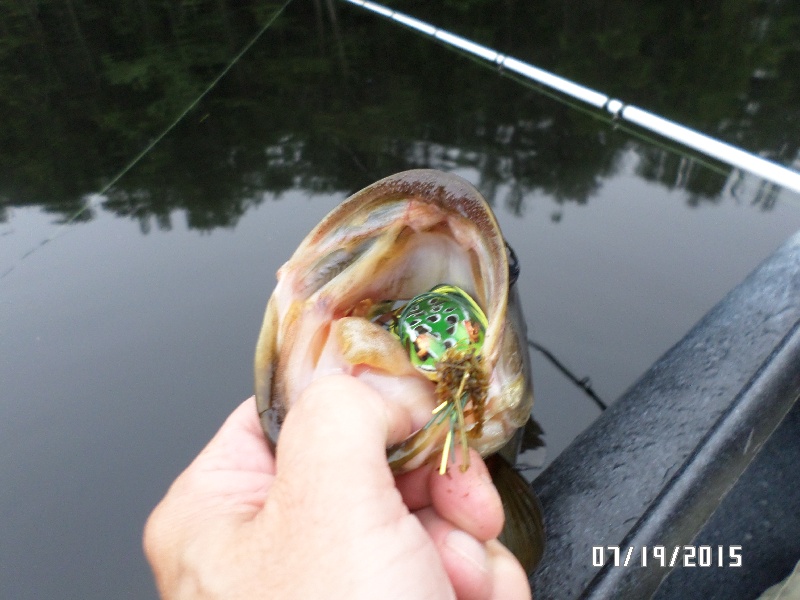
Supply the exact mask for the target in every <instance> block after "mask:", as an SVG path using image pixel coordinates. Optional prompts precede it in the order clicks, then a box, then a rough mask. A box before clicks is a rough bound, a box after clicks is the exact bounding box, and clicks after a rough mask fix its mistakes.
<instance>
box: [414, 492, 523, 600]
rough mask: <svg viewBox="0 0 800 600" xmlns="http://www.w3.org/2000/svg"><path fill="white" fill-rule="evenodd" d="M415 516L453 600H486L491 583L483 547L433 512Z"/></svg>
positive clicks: (480, 543)
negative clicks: (430, 543) (433, 548)
mask: <svg viewBox="0 0 800 600" xmlns="http://www.w3.org/2000/svg"><path fill="white" fill-rule="evenodd" d="M415 514H416V516H417V518H418V519H419V521H420V523H422V526H423V527H424V528H425V530H426V531H427V533H428V535H429V536H430V537H431V539H432V540H433V543H434V544H435V545H436V548H437V550H438V551H439V556H440V557H441V560H442V565H443V566H444V569H445V571H446V572H447V576H448V578H449V579H450V583H451V584H452V586H453V590H454V591H455V593H456V597H457V598H458V599H459V600H488V599H489V598H490V596H491V593H492V580H491V572H490V563H489V555H488V553H487V551H486V546H485V545H484V544H483V543H482V542H480V541H478V540H477V539H475V538H474V537H472V536H471V535H470V534H468V533H466V532H465V531H463V530H461V529H458V528H456V527H454V526H453V524H452V523H450V522H449V521H447V520H446V519H443V518H442V517H441V516H440V515H438V514H437V513H436V511H434V510H433V509H430V508H427V509H423V510H420V511H418V512H417V513H415ZM509 600H510V599H509Z"/></svg>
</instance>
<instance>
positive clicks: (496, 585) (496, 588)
mask: <svg viewBox="0 0 800 600" xmlns="http://www.w3.org/2000/svg"><path fill="white" fill-rule="evenodd" d="M486 550H487V554H488V561H489V572H490V578H491V582H492V584H491V589H492V593H491V596H490V598H491V600H530V599H531V586H530V582H529V581H528V577H527V575H525V571H524V570H523V568H522V565H520V564H519V561H518V560H517V559H516V558H514V555H513V554H511V552H510V551H509V550H508V549H507V548H506V547H505V546H503V544H501V543H500V542H498V541H497V540H490V541H489V542H487V543H486Z"/></svg>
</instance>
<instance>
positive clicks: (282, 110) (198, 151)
mask: <svg viewBox="0 0 800 600" xmlns="http://www.w3.org/2000/svg"><path fill="white" fill-rule="evenodd" d="M387 4H390V5H391V6H393V7H394V8H396V9H398V10H402V11H405V12H408V13H410V14H413V15H415V16H418V17H419V18H422V19H428V20H430V21H431V22H433V23H436V24H437V25H439V26H442V27H444V28H447V29H450V30H452V31H455V32H456V33H458V34H460V35H463V36H465V37H468V38H471V39H475V40H477V41H479V42H481V43H483V44H486V45H488V46H490V47H493V48H496V49H498V50H499V51H501V52H505V53H509V54H512V55H513V56H516V57H519V58H521V59H523V60H526V61H529V62H532V63H534V64H537V65H539V66H541V67H543V68H545V69H548V70H551V71H553V72H556V73H558V74H560V75H563V76H565V77H569V78H572V79H574V80H576V81H579V82H581V83H584V84H585V85H588V86H591V87H595V88H597V89H599V90H602V91H603V92H605V93H608V94H611V95H613V96H616V97H619V98H622V99H624V100H625V101H628V102H632V103H636V104H638V105H640V106H642V107H644V108H646V109H648V110H651V111H653V112H657V113H660V114H663V115H664V116H666V117H668V118H673V119H676V120H678V121H681V122H684V123H686V124H687V125H689V126H692V127H695V128H697V129H700V130H701V131H704V132H707V133H709V134H711V135H714V136H718V137H720V138H722V139H724V140H726V141H729V142H731V143H734V144H737V145H740V146H742V147H744V148H745V149H748V150H750V151H752V152H756V153H760V154H762V155H764V156H766V157H768V158H771V159H773V160H776V161H778V162H781V163H784V164H792V162H793V161H795V160H797V157H798V139H800V135H798V134H800V118H798V117H800V73H799V72H798V71H797V69H796V65H797V62H798V58H800V57H799V56H798V54H800V47H799V46H798V45H797V39H798V38H797V35H796V33H797V25H798V22H800V6H797V5H796V4H795V3H790V2H779V1H778V2H767V1H765V0H764V1H755V0H753V1H748V2H741V1H740V0H717V1H711V2H703V3H696V2H689V1H679V2H644V3H639V4H636V5H630V3H622V2H608V1H606V2H567V3H564V2H537V3H529V2H515V1H514V0H508V1H506V2H503V3H497V2H494V1H489V0H457V1H456V0H450V1H447V2H443V3H436V5H435V6H434V5H433V3H429V2H423V1H421V0H416V1H411V0H408V1H397V2H387ZM279 6H280V3H277V2H263V1H259V2H254V1H250V2H247V1H244V2H231V1H229V0H228V1H225V0H216V1H214V2H211V1H209V0H195V1H192V2H181V3H176V2H156V1H153V0H149V1H148V0H135V1H134V0H117V1H115V2H107V1H106V2H101V1H97V0H83V1H80V0H58V1H56V0H40V1H38V2H28V1H22V0H0V28H2V30H1V31H0V35H2V40H3V43H2V44H0V118H2V121H3V127H2V128H1V129H0V156H2V161H1V162H0V202H1V204H0V210H5V209H7V208H8V207H12V206H27V205H35V206H41V207H43V208H44V209H45V210H47V211H51V212H53V213H56V214H57V215H59V218H61V219H65V218H69V217H70V216H71V215H73V214H74V213H75V212H76V211H77V210H78V209H80V207H81V206H83V205H84V204H85V202H87V197H88V195H89V194H92V193H94V192H96V191H97V190H99V189H101V188H102V186H103V185H104V184H105V183H106V182H107V181H109V180H110V178H111V177H112V176H113V175H114V174H116V173H117V172H119V170H120V169H122V168H123V167H124V166H125V165H126V164H127V163H128V162H129V161H130V160H131V159H132V157H134V156H136V155H137V154H138V153H139V152H140V151H141V150H142V148H144V147H145V146H146V145H147V144H148V143H149V142H150V141H151V140H152V139H153V138H154V137H155V136H157V135H158V134H159V133H161V132H162V131H163V130H164V129H165V128H166V127H167V126H168V125H169V124H170V123H171V122H172V121H173V120H174V119H175V118H176V116H177V115H179V114H180V113H181V112H182V111H183V110H184V109H185V108H186V106H187V105H188V104H189V103H190V102H191V101H192V100H194V99H195V98H196V97H197V96H198V95H199V94H200V93H201V92H202V91H203V90H204V89H205V87H206V86H207V84H208V82H209V81H211V80H212V79H213V78H214V76H215V75H216V74H217V73H218V72H219V71H220V70H221V69H222V68H223V67H224V66H225V65H226V64H227V63H228V62H229V61H230V60H231V58H232V57H233V56H234V55H235V54H236V52H238V50H239V49H240V48H241V47H242V46H243V45H244V44H245V43H246V41H247V40H248V39H249V38H250V37H251V36H252V35H253V34H254V33H255V32H256V31H257V30H258V29H259V27H260V24H261V23H264V22H266V20H267V19H268V18H269V16H270V15H271V14H272V13H273V12H274V11H275V10H277V8H278V7H279ZM631 151H632V152H634V153H635V154H636V156H637V167H636V169H637V173H638V174H639V176H641V177H643V178H645V179H648V180H651V181H658V182H660V183H661V184H663V185H665V186H668V187H681V188H683V189H685V190H687V191H688V192H689V202H690V204H693V205H696V204H699V203H708V202H715V201H717V199H718V197H719V195H720V192H721V190H722V189H723V187H724V186H725V185H726V184H727V178H726V176H725V175H721V174H719V172H716V171H715V170H714V169H709V168H707V167H705V166H703V165H701V164H699V163H697V162H696V160H695V159H693V158H692V157H691V156H686V155H681V154H680V153H676V152H675V151H670V150H667V149H664V148H661V147H659V146H657V145H654V144H651V143H647V142H639V141H637V140H636V139H635V138H633V137H631V136H630V135H628V134H627V133H625V132H621V131H618V130H616V129H615V128H614V127H612V126H609V125H608V124H607V123H604V122H600V121H598V120H596V119H593V118H590V117H587V116H586V114H584V113H583V112H581V111H577V110H575V109H574V108H573V107H570V106H568V105H566V104H564V103H559V102H554V101H553V99H551V98H549V97H546V96H544V95H542V94H540V93H538V92H536V91H535V90H531V89H529V88H526V87H523V86H521V85H520V84H519V83H517V82H515V81H512V80H509V79H507V78H503V77H498V75H497V74H496V73H494V72H492V70H490V69H485V68H480V67H478V66H476V65H475V64H474V63H472V62H470V61H469V60H467V59H465V58H463V57H460V56H458V55H456V54H453V53H451V52H449V51H447V50H445V49H444V48H442V47H441V46H439V45H437V44H434V43H431V42H430V41H429V40H427V39H422V38H419V37H417V36H415V35H414V34H413V33H411V32H409V31H406V30H404V29H402V28H399V27H398V26H397V25H395V24H392V23H387V22H384V21H383V20H381V19H378V18H376V17H375V16H373V15H370V14H366V13H364V12H362V11H359V10H358V9H356V8H353V7H349V6H346V5H344V4H341V3H334V2H333V0H313V1H311V2H302V1H299V0H298V1H296V2H293V3H292V4H291V5H290V6H289V8H288V9H287V11H286V12H284V14H283V15H282V16H281V17H280V19H279V20H278V21H276V23H275V24H274V25H273V26H272V27H271V28H270V29H269V30H268V31H267V32H266V33H265V34H264V36H263V37H262V38H261V39H260V40H259V42H258V43H257V44H256V45H255V46H254V47H253V48H252V49H251V50H250V51H249V52H248V53H247V54H246V55H245V57H244V58H243V59H242V60H241V61H239V62H238V63H237V64H236V65H235V66H234V68H233V69H232V70H231V72H230V73H229V74H228V75H227V76H226V77H225V78H224V79H223V80H222V82H221V83H220V84H219V85H218V86H217V87H216V88H215V89H214V91H213V92H212V93H211V94H210V95H208V96H207V97H205V98H204V100H203V101H202V102H201V103H200V105H198V107H196V108H195V109H194V110H193V111H191V112H190V113H189V114H188V115H187V116H186V118H185V119H183V120H182V121H181V123H180V124H179V126H178V127H177V128H176V129H175V130H174V131H172V132H171V133H170V134H169V135H168V136H167V137H165V138H164V139H163V140H162V141H161V142H160V143H159V144H158V145H156V147H155V148H154V149H153V150H152V151H151V152H149V153H148V155H147V156H146V157H145V159H144V160H143V161H142V162H141V163H140V164H139V165H137V167H136V168H135V169H132V170H131V171H130V172H129V173H128V174H126V175H125V177H124V178H123V179H122V180H120V181H119V183H118V184H116V185H115V186H114V187H113V188H112V190H111V191H110V192H109V193H108V194H107V196H106V197H105V198H104V200H103V202H102V203H101V206H102V208H103V209H104V210H108V211H112V212H114V213H116V214H118V215H125V216H130V217H133V218H135V219H138V220H139V222H140V223H141V225H142V228H143V229H144V230H146V229H147V228H148V227H150V224H151V223H155V224H156V225H157V226H158V227H160V228H168V227H169V226H170V215H171V214H172V213H173V212H174V211H176V210H180V211H183V212H185V213H186V214H187V218H188V222H189V226H190V227H193V228H198V229H210V228H213V227H219V226H232V225H234V224H235V223H236V222H237V219H238V217H239V216H241V215H242V214H243V213H244V212H245V211H246V210H247V209H248V208H249V207H250V206H252V205H254V204H258V203H259V202H261V201H262V200H263V198H264V197H265V195H280V194H281V193H282V192H284V191H286V190H288V189H291V188H297V187H300V188H303V189H306V190H309V191H311V192H331V191H340V192H344V193H346V192H350V191H353V190H355V189H358V188H360V187H363V186H364V185H366V184H368V183H370V182H372V181H374V180H376V179H378V178H380V177H382V176H384V175H386V174H389V173H391V172H396V171H400V170H403V169H408V168H414V167H435V168H441V169H445V170H451V169H455V168H461V167H472V168H474V169H476V170H477V171H478V172H479V173H480V180H481V181H480V187H481V189H482V191H484V192H485V193H486V194H487V195H488V196H489V198H490V201H492V202H504V203H507V204H508V205H509V206H510V207H511V209H512V210H513V211H514V212H517V213H521V212H522V211H523V210H524V208H525V207H524V202H525V198H526V196H528V195H529V194H530V193H531V192H541V193H544V194H547V195H549V196H550V197H552V198H553V199H554V200H555V201H556V202H558V203H565V202H576V203H585V202H587V201H588V200H589V198H591V196H592V194H593V193H594V192H595V191H596V190H597V189H598V187H599V186H601V185H602V184H603V180H604V179H605V178H607V177H609V176H610V175H612V174H614V173H615V171H616V170H617V169H618V168H619V164H620V161H621V160H622V157H623V156H625V155H627V154H629V153H630V152H631ZM759 194H760V195H757V196H756V198H750V199H749V200H750V201H754V200H755V201H757V202H761V206H762V207H763V208H764V209H768V208H770V206H771V202H772V201H774V194H771V193H770V190H769V189H767V190H762V191H761V192H759ZM3 218H4V212H0V219H3ZM83 218H91V213H90V212H87V213H84V215H83Z"/></svg>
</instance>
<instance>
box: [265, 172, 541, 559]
mask: <svg viewBox="0 0 800 600" xmlns="http://www.w3.org/2000/svg"><path fill="white" fill-rule="evenodd" d="M518 267H519V265H518V261H517V259H516V255H514V253H513V250H511V248H510V246H508V244H507V243H506V241H505V239H504V237H503V235H502V233H501V231H500V227H499V225H498V223H497V219H496V218H495V216H494V213H493V212H492V210H491V208H490V207H489V205H488V203H487V202H486V200H485V199H484V198H483V196H481V194H480V192H478V190H477V189H476V188H475V187H474V186H472V185H471V184H470V183H469V182H467V181H466V180H464V179H462V178H461V177H458V176H457V175H454V174H450V173H444V172H440V171H436V170H431V169H415V170H411V171H405V172H402V173H397V174H395V175H391V176H389V177H386V178H384V179H381V180H380V181H378V182H376V183H373V184H372V185H369V186H368V187H366V188H364V189H363V190H361V191H359V192H356V193H355V194H353V195H352V196H350V197H349V198H347V199H346V200H344V201H343V202H342V203H341V204H340V205H339V206H337V207H336V208H334V209H333V210H332V211H331V212H330V213H329V214H328V215H327V216H326V217H325V218H323V219H322V221H321V222H320V223H319V224H318V225H317V226H316V227H315V228H314V229H313V230H312V231H311V232H310V233H309V234H308V235H307V236H306V238H305V239H304V240H303V241H302V242H301V243H300V245H299V247H298V248H297V250H296V251H295V252H294V254H293V255H292V256H291V257H290V258H289V260H288V261H287V262H286V263H285V264H284V265H283V266H282V267H281V268H280V269H279V270H278V273H277V284H276V286H275V289H274V291H273V293H272V295H271V297H270V299H269V301H268V303H267V307H266V311H265V314H264V320H263V323H262V326H261V331H260V334H259V337H258V342H257V344H256V352H255V395H256V403H257V406H258V412H259V418H260V420H261V424H262V428H263V429H264V433H265V436H266V438H267V440H268V442H269V444H270V445H271V446H272V447H273V448H274V447H275V445H276V444H277V441H278V437H279V434H280V428H281V424H282V423H283V421H284V419H285V418H286V415H287V413H288V411H289V410H290V409H291V407H292V404H293V402H294V401H295V400H296V399H297V398H298V397H299V396H300V394H301V393H302V391H303V390H304V389H305V388H306V387H307V386H308V384H309V383H310V382H311V381H313V380H314V379H315V378H317V377H320V376H322V375H324V374H327V373H330V372H332V371H338V372H346V373H349V374H351V375H353V376H355V377H358V378H359V379H361V380H362V381H364V382H365V383H367V385H370V386H371V387H373V388H374V389H376V390H377V391H378V392H379V393H380V394H381V395H382V396H383V398H384V399H385V400H387V401H394V402H397V403H399V404H401V405H402V406H404V407H405V408H406V409H407V410H408V411H409V413H410V414H411V416H412V422H413V428H414V433H413V434H412V435H411V436H409V437H408V438H407V439H406V440H404V441H402V442H400V443H398V444H396V445H394V446H391V447H389V448H387V460H388V462H389V465H390V466H391V468H392V470H393V471H394V472H395V473H403V472H407V471H410V470H413V469H415V468H417V467H419V466H421V465H423V464H425V463H426V462H428V461H438V463H439V472H440V473H443V474H444V473H446V471H447V469H448V468H449V464H450V463H452V462H454V453H455V452H456V451H457V447H460V450H461V452H462V454H463V458H462V461H461V468H462V469H466V468H468V466H469V460H468V451H467V448H468V447H472V448H474V449H475V450H477V451H478V452H479V453H480V454H481V456H484V457H489V456H492V455H494V457H493V458H491V461H490V462H488V463H487V464H489V466H490V471H491V472H492V475H493V478H494V481H495V482H496V483H497V482H500V484H499V485H498V491H499V492H500V496H501V500H503V506H504V510H505V511H506V525H505V527H504V531H503V534H501V538H500V539H501V541H503V542H504V543H505V544H506V545H507V546H508V547H509V548H510V549H511V550H512V552H514V553H515V555H516V556H517V558H519V559H520V561H521V562H522V563H523V567H525V568H526V570H527V571H528V572H532V571H533V569H534V568H535V565H536V563H537V562H538V560H539V559H540V557H541V554H542V551H543V548H544V528H543V516H542V511H541V506H540V505H539V503H538V500H537V499H536V497H535V496H534V495H533V493H532V491H531V490H530V486H529V485H528V484H527V482H525V481H524V479H523V478H522V477H521V476H520V475H519V474H518V473H517V472H516V471H515V470H513V468H512V464H513V461H514V460H515V459H516V456H517V454H518V452H519V451H520V449H521V444H522V442H521V440H522V439H523V437H525V439H528V440H530V439H535V440H538V441H540V438H539V435H538V434H540V433H541V429H540V428H539V429H538V430H537V427H538V425H537V424H535V422H534V421H532V420H531V419H532V417H531V408H532V405H533V387H532V378H531V370H530V360H529V357H528V347H527V333H526V327H525V321H524V319H523V316H522V313H521V310H520V305H519V297H518V292H517V289H516V286H515V285H514V282H515V280H516V276H517V275H518V273H519V268H518ZM532 431H533V432H534V434H533V435H530V433H531V432H532ZM537 431H538V433H537ZM523 432H527V433H528V434H529V435H527V436H523ZM528 445H529V446H530V445H531V444H528Z"/></svg>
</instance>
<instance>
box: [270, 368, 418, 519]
mask: <svg viewBox="0 0 800 600" xmlns="http://www.w3.org/2000/svg"><path fill="white" fill-rule="evenodd" d="M410 429H411V419H410V416H409V414H408V412H407V411H406V410H404V409H402V408H401V407H398V406H396V405H395V404H392V403H387V402H384V401H383V400H382V399H381V396H380V395H379V394H378V393H377V392H376V391H375V390H373V389H372V388H370V387H369V386H367V385H365V384H364V383H362V382H360V381H358V380H357V379H355V378H353V377H349V376H345V375H331V376H327V377H323V378H320V379H318V380H316V381H315V382H313V383H312V384H311V385H309V386H308V388H307V389H306V390H305V391H304V392H303V394H302V395H301V397H300V398H299V399H298V401H297V402H296V403H295V404H294V406H292V409H291V410H290V411H289V414H288V415H287V417H286V421H285V422H284V424H283V427H282V430H281V436H280V439H279V441H278V448H277V460H278V462H277V470H278V476H279V477H281V478H283V479H284V481H290V482H293V483H295V484H296V485H297V486H298V487H299V488H301V489H303V488H304V487H305V486H307V484H308V481H307V480H308V478H312V479H313V480H314V482H313V488H315V489H316V490H317V491H318V492H319V493H320V494H321V495H324V494H332V495H333V496H337V497H338V496H340V495H343V494H344V495H347V494H352V493H354V492H356V491H358V490H361V491H363V490H365V489H370V488H373V489H375V488H376V487H381V486H382V487H386V486H387V485H391V487H392V490H394V479H393V477H392V475H391V471H390V470H389V466H388V463H387V461H386V447H387V446H388V445H389V444H391V443H392V442H395V441H400V440H402V439H404V438H405V437H406V436H408V434H409V433H410ZM305 489H312V488H309V487H305ZM395 494H396V492H395ZM352 501H353V500H352V499H351V503H352Z"/></svg>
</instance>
